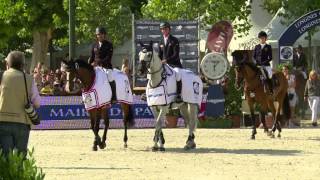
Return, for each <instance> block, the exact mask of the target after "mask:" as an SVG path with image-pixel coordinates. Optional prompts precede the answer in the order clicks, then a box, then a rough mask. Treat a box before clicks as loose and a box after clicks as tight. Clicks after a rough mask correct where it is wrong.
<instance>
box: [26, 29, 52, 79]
mask: <svg viewBox="0 0 320 180" xmlns="http://www.w3.org/2000/svg"><path fill="white" fill-rule="evenodd" d="M51 37H52V30H51V29H50V28H49V29H48V30H47V31H34V32H33V45H32V47H33V50H32V61H31V65H30V73H32V72H33V70H34V67H35V66H36V65H37V64H38V63H39V62H40V63H44V64H45V62H46V61H47V53H48V45H49V41H50V39H51Z"/></svg>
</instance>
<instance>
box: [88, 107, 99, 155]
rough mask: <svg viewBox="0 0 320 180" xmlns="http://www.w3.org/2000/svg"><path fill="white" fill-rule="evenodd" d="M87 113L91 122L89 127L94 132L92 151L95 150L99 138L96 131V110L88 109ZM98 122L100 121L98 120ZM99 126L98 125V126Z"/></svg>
mask: <svg viewBox="0 0 320 180" xmlns="http://www.w3.org/2000/svg"><path fill="white" fill-rule="evenodd" d="M89 115H90V122H91V129H92V131H93V134H94V141H93V146H92V150H93V151H97V150H98V147H97V146H98V144H99V141H101V140H100V136H99V133H98V130H99V129H98V130H97V128H96V127H97V125H96V124H97V121H98V120H97V119H98V117H97V110H91V111H89ZM99 122H100V121H99ZM98 127H99V126H98Z"/></svg>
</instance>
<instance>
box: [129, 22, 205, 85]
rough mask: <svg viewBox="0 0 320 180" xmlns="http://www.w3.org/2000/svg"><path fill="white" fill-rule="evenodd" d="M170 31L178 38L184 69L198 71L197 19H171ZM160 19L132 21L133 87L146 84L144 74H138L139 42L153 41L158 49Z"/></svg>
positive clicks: (160, 36)
mask: <svg viewBox="0 0 320 180" xmlns="http://www.w3.org/2000/svg"><path fill="white" fill-rule="evenodd" d="M169 23H170V25H171V31H170V33H171V34H172V35H173V36H175V37H176V38H177V39H178V40H179V46H180V53H179V56H180V60H181V63H182V65H183V67H184V68H185V69H189V70H191V71H193V72H194V73H196V74H197V73H198V59H199V48H198V21H184V20H180V21H172V22H169ZM159 25H160V21H153V20H137V21H135V23H134V39H135V51H136V52H135V54H136V56H135V61H134V63H135V65H134V67H135V72H136V73H135V74H134V79H135V81H134V83H135V84H134V87H145V86H146V85H147V81H148V80H147V77H146V74H139V73H137V72H139V66H140V64H139V57H138V54H139V52H140V51H141V46H140V44H139V42H142V43H144V44H149V42H150V41H152V42H153V47H154V48H155V50H156V51H158V43H159V42H160V40H161V38H162V35H161V32H160V29H159Z"/></svg>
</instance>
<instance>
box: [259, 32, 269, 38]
mask: <svg viewBox="0 0 320 180" xmlns="http://www.w3.org/2000/svg"><path fill="white" fill-rule="evenodd" d="M261 37H266V38H267V37H268V35H267V33H266V32H264V31H260V32H259V34H258V38H261Z"/></svg>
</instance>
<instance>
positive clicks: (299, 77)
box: [292, 70, 307, 118]
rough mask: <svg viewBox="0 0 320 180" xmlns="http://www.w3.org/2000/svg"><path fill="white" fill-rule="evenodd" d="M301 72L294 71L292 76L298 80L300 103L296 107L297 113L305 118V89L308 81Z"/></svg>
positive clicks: (297, 89) (297, 88)
mask: <svg viewBox="0 0 320 180" xmlns="http://www.w3.org/2000/svg"><path fill="white" fill-rule="evenodd" d="M302 73H303V72H302V71H300V70H293V71H292V74H293V75H294V76H295V80H296V88H295V90H296V94H297V96H298V103H297V105H296V112H297V114H298V115H299V116H300V117H301V118H304V115H305V111H306V107H307V104H306V101H304V88H305V86H306V82H307V79H306V78H305V77H304V75H303V74H302Z"/></svg>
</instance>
